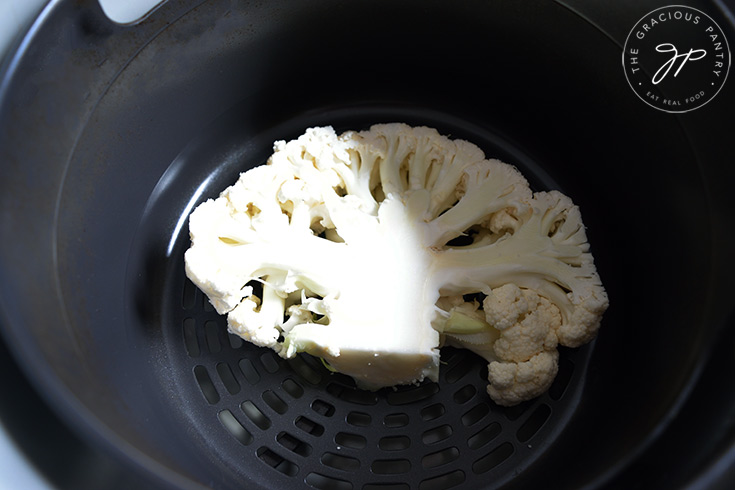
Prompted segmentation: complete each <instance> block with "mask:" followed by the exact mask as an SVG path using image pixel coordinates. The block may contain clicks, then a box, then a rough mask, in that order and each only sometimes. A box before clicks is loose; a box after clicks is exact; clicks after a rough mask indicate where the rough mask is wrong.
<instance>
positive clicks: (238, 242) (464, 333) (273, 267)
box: [185, 124, 607, 405]
mask: <svg viewBox="0 0 735 490" xmlns="http://www.w3.org/2000/svg"><path fill="white" fill-rule="evenodd" d="M189 228H190V235H191V241H192V246H191V248H190V249H189V250H188V251H187V252H186V255H185V261H186V272H187V275H188V277H189V278H190V279H191V280H192V281H193V282H194V283H195V284H196V285H197V286H199V287H200V288H201V289H202V290H203V291H204V292H205V293H206V294H207V295H208V297H209V298H210V301H211V302H212V304H213V305H214V307H215V308H216V310H217V311H218V312H219V313H220V314H227V315H228V325H229V328H230V330H231V331H232V332H234V333H236V334H238V335H240V336H242V337H243V338H244V339H246V340H248V341H250V342H253V343H254V344H256V345H260V346H264V347H269V348H272V349H274V350H275V351H277V352H278V353H279V354H280V355H281V356H283V357H291V356H293V355H295V354H296V353H298V352H308V353H310V354H313V355H316V356H319V357H322V358H324V359H326V360H327V361H328V362H329V363H330V365H331V366H332V367H333V368H334V369H336V370H337V371H340V372H343V373H345V374H348V375H350V376H352V377H353V378H355V380H356V382H357V383H358V385H359V386H362V387H366V388H379V387H382V386H392V385H396V384H404V383H411V382H415V381H420V380H422V379H424V378H429V379H433V380H436V379H437V374H438V369H439V348H440V347H441V346H442V345H444V343H445V342H446V343H450V344H452V345H457V346H461V347H467V348H469V349H471V350H473V351H475V352H477V353H478V354H480V355H483V356H484V357H486V358H487V359H488V361H489V363H490V364H489V376H488V379H489V382H490V385H489V388H488V392H489V393H490V396H491V397H492V398H493V399H494V400H496V401H497V402H498V403H501V404H506V405H510V404H515V403H518V402H520V401H523V400H526V399H529V398H532V397H534V396H537V395H539V394H540V393H542V392H543V391H544V390H545V389H547V388H548V386H549V385H550V383H551V381H553V379H554V376H555V375H556V369H557V368H556V365H557V359H558V354H557V351H556V346H557V343H560V344H562V345H567V346H572V347H574V346H579V345H581V344H583V343H585V342H588V341H589V340H591V339H592V338H593V337H594V336H595V334H596V331H597V328H598V327H599V323H600V319H601V316H602V313H603V312H604V311H605V309H606V307H607V296H606V294H605V291H604V289H603V288H602V285H601V283H600V280H599V277H598V275H597V273H596V270H595V267H594V265H593V261H592V256H591V254H590V253H589V250H588V248H589V246H588V244H587V238H586V235H585V231H584V226H583V225H582V221H581V217H580V213H579V210H578V208H577V207H575V206H574V205H573V204H572V202H571V200H569V199H568V198H567V197H566V196H564V195H562V194H561V193H559V192H555V191H552V192H541V193H536V194H534V193H532V191H531V189H530V187H529V185H528V183H527V181H526V180H525V178H524V177H523V176H522V175H521V174H520V173H519V172H518V170H517V169H515V168H514V167H512V166H510V165H507V164H505V163H502V162H500V161H498V160H489V159H486V158H485V155H484V154H483V152H482V151H481V150H480V149H479V148H477V147H476V146H475V145H473V144H471V143H468V142H466V141H461V140H451V139H449V138H447V137H444V136H441V135H440V134H439V133H438V132H437V131H435V130H433V129H430V128H424V127H421V128H412V127H409V126H407V125H405V124H383V125H375V126H373V127H371V128H370V129H369V130H367V131H362V132H352V131H351V132H346V133H344V134H342V135H337V134H336V133H335V132H334V131H333V130H332V128H330V127H325V128H312V129H309V130H307V131H306V133H305V134H304V135H302V136H301V137H299V138H298V139H296V140H292V141H289V142H287V143H286V142H283V141H280V142H277V143H276V144H275V145H274V153H273V155H272V156H271V158H270V159H269V161H268V164H267V165H264V166H260V167H257V168H254V169H252V170H249V171H247V172H244V173H242V174H241V175H240V178H239V180H238V181H237V182H236V183H235V184H234V185H233V186H231V187H229V188H228V189H226V190H225V191H223V192H222V194H221V195H220V196H219V197H218V198H217V199H211V200H209V201H207V202H204V203H202V204H201V205H200V206H199V207H198V208H197V209H196V210H195V211H194V213H192V216H191V218H190V222H189Z"/></svg>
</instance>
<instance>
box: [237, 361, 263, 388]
mask: <svg viewBox="0 0 735 490" xmlns="http://www.w3.org/2000/svg"><path fill="white" fill-rule="evenodd" d="M237 366H238V367H239V368H240V372H241V373H242V375H243V376H244V377H245V379H246V380H247V382H248V383H250V384H251V385H254V384H257V383H258V381H260V374H259V373H258V370H257V369H255V366H254V365H253V363H252V361H251V360H250V359H241V360H240V362H239V363H237Z"/></svg>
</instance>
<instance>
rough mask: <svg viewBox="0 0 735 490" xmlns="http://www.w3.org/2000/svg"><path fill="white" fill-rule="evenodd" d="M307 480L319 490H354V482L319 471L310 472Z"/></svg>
mask: <svg viewBox="0 0 735 490" xmlns="http://www.w3.org/2000/svg"><path fill="white" fill-rule="evenodd" d="M305 481H306V483H308V484H309V485H311V486H312V487H314V488H316V489H318V490H352V483H350V482H348V481H345V480H339V479H337V478H332V477H329V476H324V475H320V474H319V473H309V474H308V475H306V480H305Z"/></svg>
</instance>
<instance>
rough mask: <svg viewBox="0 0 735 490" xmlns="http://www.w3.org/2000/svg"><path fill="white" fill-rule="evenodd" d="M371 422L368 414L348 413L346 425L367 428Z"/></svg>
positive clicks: (371, 419)
mask: <svg viewBox="0 0 735 490" xmlns="http://www.w3.org/2000/svg"><path fill="white" fill-rule="evenodd" d="M372 421H373V418H372V417H371V416H370V414H369V413H365V412H350V413H348V414H347V423H348V424H350V425H354V426H355V427H368V426H369V425H370V424H371V423H372Z"/></svg>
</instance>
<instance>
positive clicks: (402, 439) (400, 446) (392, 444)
mask: <svg viewBox="0 0 735 490" xmlns="http://www.w3.org/2000/svg"><path fill="white" fill-rule="evenodd" d="M378 447H379V448H380V449H382V450H383V451H403V450H405V449H408V448H409V447H411V438H410V437H407V436H386V437H381V438H380V441H378Z"/></svg>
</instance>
